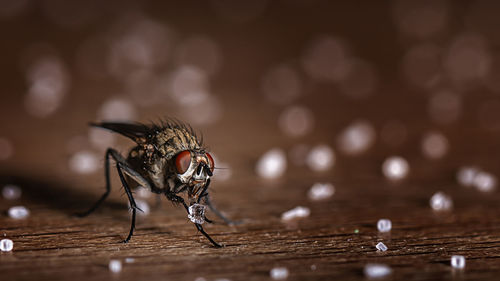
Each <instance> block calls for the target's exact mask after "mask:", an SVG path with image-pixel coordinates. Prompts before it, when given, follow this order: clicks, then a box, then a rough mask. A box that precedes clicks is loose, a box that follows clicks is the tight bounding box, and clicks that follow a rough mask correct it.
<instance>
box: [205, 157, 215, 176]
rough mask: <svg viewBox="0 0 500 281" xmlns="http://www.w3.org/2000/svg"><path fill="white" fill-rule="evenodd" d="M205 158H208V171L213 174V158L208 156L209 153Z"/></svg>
mask: <svg viewBox="0 0 500 281" xmlns="http://www.w3.org/2000/svg"><path fill="white" fill-rule="evenodd" d="M207 158H208V166H210V171H212V172H213V171H214V166H215V162H214V158H212V155H210V153H207Z"/></svg>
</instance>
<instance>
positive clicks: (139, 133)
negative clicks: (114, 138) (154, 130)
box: [90, 122, 151, 143]
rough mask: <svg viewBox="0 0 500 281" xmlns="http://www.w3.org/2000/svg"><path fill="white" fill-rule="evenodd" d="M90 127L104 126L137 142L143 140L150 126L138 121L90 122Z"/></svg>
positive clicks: (149, 130)
mask: <svg viewBox="0 0 500 281" xmlns="http://www.w3.org/2000/svg"><path fill="white" fill-rule="evenodd" d="M90 126H92V127H98V128H104V129H107V130H110V131H113V132H116V133H118V134H120V135H123V136H126V137H128V138H130V139H132V140H133V141H135V142H137V143H139V142H144V141H145V140H146V138H147V136H148V135H149V133H150V132H151V128H149V127H148V126H146V125H144V124H140V123H118V122H116V123H115V122H101V123H90Z"/></svg>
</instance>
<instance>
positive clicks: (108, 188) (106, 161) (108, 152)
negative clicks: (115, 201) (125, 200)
mask: <svg viewBox="0 0 500 281" xmlns="http://www.w3.org/2000/svg"><path fill="white" fill-rule="evenodd" d="M112 153H113V149H111V148H108V150H106V154H105V157H104V176H105V178H106V191H105V192H104V194H103V195H102V196H101V198H99V200H97V202H95V204H94V205H93V206H92V207H91V208H90V209H88V210H87V211H85V212H82V213H77V214H76V215H77V216H79V217H86V216H88V215H90V214H91V213H92V212H93V211H95V210H96V209H97V208H98V207H99V206H100V205H101V203H102V202H103V201H104V200H106V198H107V197H108V195H109V192H110V191H111V182H110V179H109V156H110V155H111V154H112Z"/></svg>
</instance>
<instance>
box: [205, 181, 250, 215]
mask: <svg viewBox="0 0 500 281" xmlns="http://www.w3.org/2000/svg"><path fill="white" fill-rule="evenodd" d="M209 185H210V179H208V180H207V183H206V184H205V186H204V187H203V190H202V191H201V193H200V196H198V200H197V203H200V201H201V200H202V199H203V200H204V201H205V203H206V204H207V206H208V207H209V208H210V210H212V212H214V213H215V214H216V215H217V216H218V217H219V218H221V219H222V220H223V221H224V222H225V223H226V224H228V225H237V224H240V223H241V222H240V221H233V220H230V219H228V218H227V217H226V216H224V215H223V214H222V213H221V212H220V211H219V210H217V208H215V206H214V204H213V203H212V201H211V200H210V196H209V195H208V191H207V190H208V186H209ZM207 222H211V221H209V220H207Z"/></svg>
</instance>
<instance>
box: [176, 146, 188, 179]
mask: <svg viewBox="0 0 500 281" xmlns="http://www.w3.org/2000/svg"><path fill="white" fill-rule="evenodd" d="M189 165H191V152H189V151H187V150H184V151H182V152H181V153H179V154H177V156H176V157H175V168H176V169H177V173H179V174H184V173H185V172H186V171H187V170H188V169H189Z"/></svg>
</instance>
